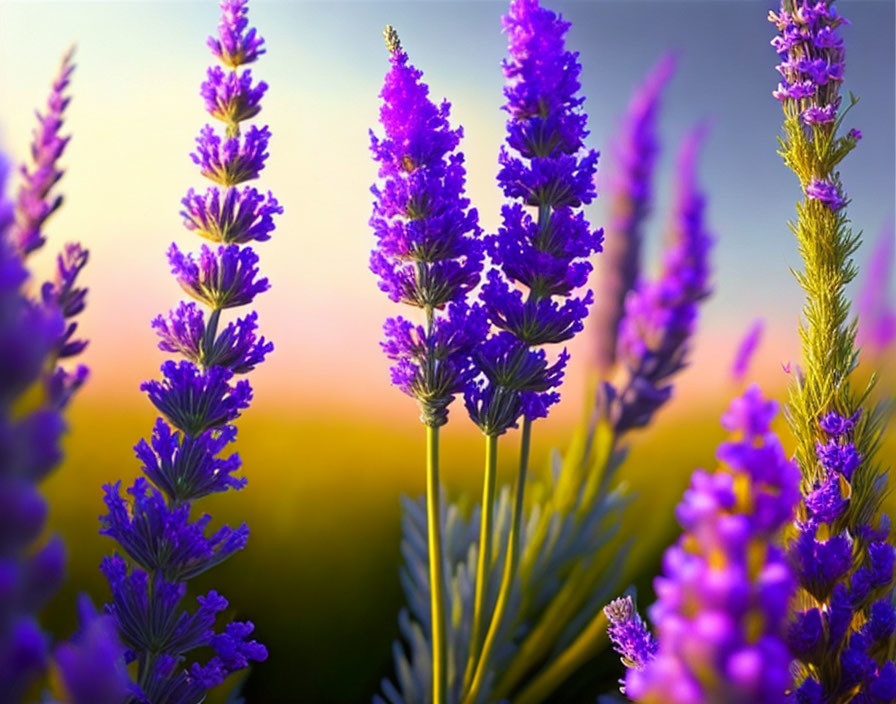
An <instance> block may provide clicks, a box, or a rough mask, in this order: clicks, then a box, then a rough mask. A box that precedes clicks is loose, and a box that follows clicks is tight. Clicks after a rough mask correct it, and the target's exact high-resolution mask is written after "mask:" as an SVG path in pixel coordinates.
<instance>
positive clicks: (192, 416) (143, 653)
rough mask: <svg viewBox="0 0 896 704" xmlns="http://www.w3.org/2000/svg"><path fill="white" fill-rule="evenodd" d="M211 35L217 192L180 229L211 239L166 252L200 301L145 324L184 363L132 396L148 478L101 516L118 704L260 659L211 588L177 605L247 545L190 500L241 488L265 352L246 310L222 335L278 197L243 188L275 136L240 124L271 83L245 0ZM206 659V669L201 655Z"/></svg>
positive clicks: (229, 3) (211, 145)
mask: <svg viewBox="0 0 896 704" xmlns="http://www.w3.org/2000/svg"><path fill="white" fill-rule="evenodd" d="M220 6H221V20H220V23H219V25H218V35H217V36H216V37H210V38H209V40H208V46H209V48H210V49H211V51H212V54H213V55H214V56H215V57H216V58H217V59H218V60H219V62H220V64H221V65H220V66H214V67H212V68H209V69H208V73H207V78H206V80H205V82H204V83H203V84H202V88H201V95H202V97H203V99H204V100H205V106H206V109H207V111H208V113H209V114H210V115H211V116H212V117H213V118H215V119H216V120H219V121H220V122H222V123H223V125H224V135H223V136H222V135H220V134H219V132H218V131H217V130H216V129H215V128H214V127H212V126H211V125H206V126H205V127H204V128H203V129H202V130H201V132H200V135H199V137H198V138H197V140H196V151H195V152H193V153H192V154H191V158H192V160H193V161H194V162H195V163H196V165H197V166H198V167H199V170H200V171H201V173H202V174H203V175H204V176H205V177H206V178H208V179H209V180H210V181H212V182H213V184H215V185H213V186H211V187H210V188H208V189H207V190H206V191H205V192H204V193H199V192H196V191H194V190H193V189H190V190H189V191H188V193H187V195H186V197H185V198H184V199H183V201H182V203H183V207H184V209H183V211H181V214H182V216H183V218H184V224H185V226H186V227H187V229H188V230H191V231H194V232H195V233H196V234H199V235H201V236H203V237H205V238H207V239H209V240H211V241H212V242H216V243H218V246H217V247H216V248H214V249H213V248H210V247H208V246H205V245H203V247H202V250H201V252H200V253H199V255H198V257H197V256H194V255H193V254H189V253H183V252H182V251H181V250H180V249H179V248H178V247H177V245H174V244H172V245H171V248H170V249H169V251H168V259H169V262H170V264H171V268H172V273H173V274H174V276H175V278H176V279H177V281H178V283H179V284H180V285H181V287H182V288H183V289H184V291H186V292H187V294H189V295H190V296H191V297H192V298H194V299H196V301H198V302H199V303H201V304H203V305H205V306H207V307H208V308H209V314H208V317H207V318H206V315H205V313H204V312H203V311H202V309H201V308H200V307H199V305H197V303H194V302H191V303H185V302H181V303H180V304H179V305H178V307H177V308H175V309H174V310H173V311H171V312H170V313H169V314H168V316H167V317H165V316H159V317H158V318H156V319H155V320H154V321H153V323H152V326H153V328H154V329H155V331H156V333H157V334H158V336H159V338H160V342H159V348H160V349H161V350H163V351H165V352H171V353H177V354H179V355H181V356H182V357H183V359H181V361H179V362H175V361H173V360H169V361H166V362H164V363H163V364H162V367H161V371H162V379H161V380H150V381H147V382H145V383H144V384H143V385H142V386H141V389H142V390H143V391H144V392H146V394H147V396H148V397H149V399H150V401H151V402H152V403H153V405H154V406H155V407H156V408H157V409H158V411H159V412H160V413H161V415H162V416H163V418H158V419H157V420H156V423H155V427H154V428H153V434H152V437H151V439H150V441H149V442H147V441H145V440H141V441H140V442H139V443H138V444H137V446H136V447H135V451H136V454H137V457H138V459H139V460H140V461H141V462H142V465H143V466H142V470H143V474H144V475H145V476H143V477H139V478H137V479H136V480H135V481H134V484H133V485H132V486H131V487H130V488H129V489H128V494H130V498H126V497H123V496H122V495H121V492H120V484H121V483H120V482H116V483H115V484H114V485H107V486H105V487H104V489H105V493H106V496H105V502H106V506H107V508H108V513H107V514H106V515H105V516H103V517H102V518H101V522H102V530H101V533H103V534H105V535H108V536H110V537H112V538H114V539H115V540H117V541H118V543H119V545H120V546H121V549H122V551H123V552H124V554H125V555H126V557H125V556H122V555H120V554H118V553H115V554H113V555H112V556H109V557H106V558H105V559H104V561H103V564H102V571H103V573H104V574H105V576H106V578H107V579H108V581H109V584H110V586H111V589H112V602H111V603H110V604H108V605H107V607H106V608H107V611H108V612H109V613H110V614H111V615H112V616H114V618H115V620H116V623H117V626H118V632H119V634H120V636H121V638H122V640H123V642H124V643H125V645H126V646H127V648H128V653H127V656H128V660H129V661H130V662H134V661H136V683H135V688H134V693H133V694H132V695H131V696H130V697H129V699H128V700H127V701H135V702H137V701H140V702H151V703H152V704H162V703H163V702H166V703H167V702H171V703H172V704H174V703H178V704H191V703H192V704H196V703H198V702H201V701H203V699H204V698H205V697H206V695H207V693H208V692H209V690H210V689H212V688H213V687H216V686H217V685H219V684H221V683H222V682H223V681H224V679H225V678H226V677H227V676H228V675H229V674H230V673H232V672H235V671H237V670H241V669H244V668H246V667H248V666H249V663H250V662H251V661H262V660H264V659H265V658H266V657H267V650H266V649H265V647H264V646H263V645H261V644H260V643H258V642H256V641H255V640H251V639H250V638H249V637H250V634H251V633H252V631H253V625H252V624H251V623H250V622H248V621H233V622H230V623H228V624H227V625H226V626H225V627H224V629H223V630H221V631H215V628H214V627H215V621H216V619H217V615H218V614H219V613H221V612H222V611H224V610H225V609H227V607H228V603H227V600H226V599H225V598H224V597H223V596H221V595H220V594H219V593H218V592H217V591H210V592H208V594H206V595H205V596H200V597H198V599H197V601H198V606H197V607H196V608H195V610H194V611H192V613H191V612H189V611H188V610H187V607H186V605H185V604H184V600H185V596H186V592H187V583H188V581H189V580H190V579H192V578H194V577H196V576H197V575H199V574H201V573H203V572H205V571H206V570H208V569H210V568H212V567H214V566H215V565H217V564H219V563H221V562H223V561H224V560H225V559H227V558H228V557H230V556H231V555H232V554H233V553H235V552H237V551H238V550H240V549H242V548H243V547H244V546H245V545H246V541H247V539H248V535H249V530H248V528H247V526H246V525H245V524H242V525H241V526H239V527H238V528H235V529H234V528H230V527H228V526H224V527H221V528H219V529H218V530H216V531H215V532H214V533H212V534H210V535H209V533H208V526H209V523H210V522H211V516H209V515H207V514H205V515H201V516H199V517H194V515H193V513H194V512H193V503H194V502H195V501H196V500H198V499H201V498H203V497H205V496H208V495H210V494H212V493H216V492H223V491H227V490H229V489H234V490H238V489H241V488H243V487H244V486H245V484H246V480H245V479H244V478H242V477H238V476H235V473H236V472H237V470H238V469H239V468H240V459H239V456H238V455H236V454H231V455H229V456H223V455H222V453H223V452H224V451H225V450H226V448H227V447H228V446H229V445H230V444H231V443H232V442H233V441H234V440H235V438H236V428H235V426H234V425H233V424H232V423H233V421H234V420H235V419H236V418H237V417H239V415H240V414H241V412H242V411H243V410H245V409H246V408H247V407H248V405H249V402H250V400H251V398H252V390H251V388H250V386H249V382H248V381H246V380H238V381H237V380H235V378H234V377H236V376H239V375H242V374H245V373H247V372H249V371H251V370H252V369H253V368H254V367H255V366H257V365H258V364H260V363H261V362H262V361H263V360H264V358H265V356H266V355H267V354H268V353H270V352H271V350H272V349H273V345H272V344H271V343H269V342H267V341H266V340H265V339H264V338H263V337H259V336H258V335H257V322H256V320H257V316H256V314H255V313H254V312H250V313H248V314H247V315H245V316H243V317H242V318H238V319H236V320H234V321H232V322H229V323H227V325H226V327H224V328H223V329H221V328H220V325H221V314H222V312H223V311H225V310H226V309H229V308H236V307H240V306H245V305H248V304H250V303H251V302H252V301H253V300H254V298H255V296H256V295H258V294H259V293H262V292H263V291H265V290H267V289H268V287H269V286H268V280H267V279H266V278H259V277H258V256H257V255H256V254H255V252H254V251H253V250H252V248H251V247H250V246H247V244H248V243H249V242H251V241H253V240H255V241H264V240H267V239H269V237H270V233H271V231H272V230H273V227H274V226H273V216H274V215H275V214H278V213H280V212H282V209H281V207H280V205H279V204H278V202H277V201H276V199H275V198H274V197H273V196H272V195H271V194H270V193H267V194H262V193H261V192H259V191H258V190H257V189H256V188H254V187H252V186H248V185H241V184H245V183H246V182H247V181H250V180H253V179H255V178H257V177H258V175H259V174H260V172H261V171H262V169H263V168H264V165H265V160H266V159H267V156H268V152H267V146H268V140H269V138H270V132H269V130H268V128H267V127H262V128H258V127H257V126H255V125H252V126H250V127H248V129H245V131H244V130H243V126H242V124H241V123H243V122H244V121H246V120H248V119H250V118H252V117H254V116H256V115H257V114H258V112H259V111H260V109H261V105H260V102H261V99H262V97H263V96H264V93H265V92H266V90H267V84H265V83H264V82H262V81H259V82H255V80H254V77H253V75H252V73H251V70H250V69H244V68H243V67H244V66H245V65H246V64H250V63H253V62H254V61H255V60H256V59H257V58H258V57H259V56H260V55H261V54H263V53H264V52H265V49H264V39H262V38H261V37H260V36H259V35H258V34H257V32H256V30H255V29H254V28H249V20H248V17H247V13H248V8H247V0H221V5H220ZM205 649H210V652H211V653H212V655H211V657H210V658H208V659H206V660H202V659H201V658H202V655H203V650H205Z"/></svg>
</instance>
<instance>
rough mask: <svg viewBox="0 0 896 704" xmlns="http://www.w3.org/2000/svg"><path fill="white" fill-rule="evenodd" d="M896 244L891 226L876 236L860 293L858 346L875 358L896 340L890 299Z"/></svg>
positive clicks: (895, 312)
mask: <svg viewBox="0 0 896 704" xmlns="http://www.w3.org/2000/svg"><path fill="white" fill-rule="evenodd" d="M894 242H896V235H894V232H893V223H892V222H891V223H890V224H889V225H887V226H886V227H884V228H883V229H882V230H881V231H880V234H879V235H878V236H877V241H876V242H875V243H874V249H873V250H872V253H871V257H870V258H869V260H868V264H867V265H866V266H867V267H868V268H867V273H866V274H865V276H864V281H863V282H862V288H861V291H860V292H859V301H858V308H859V329H858V334H857V338H858V342H859V344H860V345H861V346H862V348H863V349H865V350H869V351H870V352H871V353H872V354H875V355H879V354H881V353H883V352H884V351H885V350H886V349H887V348H888V347H889V346H890V345H891V344H892V343H893V341H894V340H896V304H894V302H893V300H892V298H891V296H892V290H893V263H894V257H896V252H894V251H893V245H894Z"/></svg>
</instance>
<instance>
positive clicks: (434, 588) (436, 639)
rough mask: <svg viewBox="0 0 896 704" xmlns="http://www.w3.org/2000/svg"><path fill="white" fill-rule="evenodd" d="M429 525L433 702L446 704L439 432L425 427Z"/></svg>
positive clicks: (434, 703) (432, 427)
mask: <svg viewBox="0 0 896 704" xmlns="http://www.w3.org/2000/svg"><path fill="white" fill-rule="evenodd" d="M426 523H427V526H428V531H427V532H428V542H429V583H430V590H429V592H430V620H431V621H432V701H433V704H445V611H444V604H445V577H444V574H443V570H442V535H441V527H440V518H439V428H438V426H433V425H427V426H426Z"/></svg>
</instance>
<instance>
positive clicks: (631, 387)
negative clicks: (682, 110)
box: [602, 128, 712, 433]
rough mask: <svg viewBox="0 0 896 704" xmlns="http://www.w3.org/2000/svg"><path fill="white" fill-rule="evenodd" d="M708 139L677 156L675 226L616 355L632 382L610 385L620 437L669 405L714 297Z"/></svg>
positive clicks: (636, 293) (694, 136)
mask: <svg viewBox="0 0 896 704" xmlns="http://www.w3.org/2000/svg"><path fill="white" fill-rule="evenodd" d="M703 134H704V131H703V129H701V128H698V129H697V130H695V131H694V132H692V133H691V134H690V135H688V137H687V138H686V139H685V140H684V142H683V143H682V145H681V148H680V150H679V154H678V182H677V186H678V187H677V195H676V201H675V222H674V224H673V226H672V231H671V237H670V238H669V241H670V244H669V245H668V246H667V248H666V250H665V251H664V254H663V268H662V271H661V273H660V275H659V277H658V278H657V279H656V280H654V281H640V282H639V283H638V284H637V285H636V287H635V288H634V289H633V290H632V291H631V293H629V295H628V297H627V298H626V301H625V313H624V315H623V318H622V320H621V321H620V324H619V340H618V346H617V353H616V354H617V358H618V359H619V361H620V362H621V363H622V364H623V365H624V367H625V371H626V375H627V378H626V381H625V382H624V386H622V388H620V389H616V388H614V387H613V386H612V385H611V384H610V383H604V388H603V397H604V398H603V399H602V401H603V403H604V404H605V408H604V413H605V415H606V417H608V418H609V419H610V421H611V423H612V424H613V427H614V428H615V430H616V432H617V433H623V432H625V431H627V430H630V429H632V428H639V427H643V426H644V425H646V424H647V422H648V421H649V420H650V418H651V417H652V415H653V413H654V412H655V411H656V409H657V408H659V407H660V406H661V405H663V404H664V403H665V402H666V401H667V400H668V399H669V398H670V396H671V395H672V387H671V385H670V384H668V379H669V377H670V376H671V375H672V374H674V373H676V372H677V371H679V370H680V369H681V368H682V367H684V366H685V364H687V355H688V351H689V345H690V341H691V338H692V337H693V334H694V329H695V326H696V322H697V311H698V304H699V302H700V301H701V300H703V299H704V298H705V297H706V296H708V295H709V286H708V281H707V279H708V276H709V266H708V256H709V250H710V247H711V245H712V237H711V235H710V234H709V232H708V231H707V228H706V222H705V217H704V207H705V199H704V196H703V194H702V193H701V192H700V189H699V187H698V185H697V153H698V150H699V147H700V145H701V143H702V140H703Z"/></svg>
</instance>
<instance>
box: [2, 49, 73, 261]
mask: <svg viewBox="0 0 896 704" xmlns="http://www.w3.org/2000/svg"><path fill="white" fill-rule="evenodd" d="M73 53H74V52H73V51H69V52H68V53H67V54H65V56H64V57H63V58H62V65H61V67H60V69H59V74H58V75H57V77H56V79H55V81H54V82H53V86H52V90H51V92H50V96H49V98H47V107H46V112H45V113H44V114H43V115H41V114H40V113H37V120H38V124H37V128H36V129H35V130H34V139H33V141H32V143H31V158H32V160H33V165H32V167H31V168H30V169H28V168H27V167H24V166H23V167H22V169H21V171H22V176H23V179H24V183H23V184H22V187H21V188H20V189H19V193H18V195H17V197H16V220H15V224H14V225H13V226H12V230H11V233H10V239H11V241H12V242H13V243H14V245H15V247H16V248H17V249H18V251H19V252H21V253H22V254H28V253H30V252H32V251H34V250H35V249H38V248H39V247H41V246H42V245H43V244H44V242H45V241H46V239H45V238H44V236H43V232H42V227H43V224H44V221H45V220H46V219H47V218H48V217H50V215H52V214H53V213H54V212H56V210H58V208H59V206H61V205H62V196H61V195H59V194H55V195H52V194H51V191H52V189H53V186H55V185H56V183H57V182H58V181H59V179H61V178H62V175H63V173H64V172H63V171H62V169H61V168H60V167H59V164H58V163H57V162H58V160H59V159H60V157H61V156H62V153H63V152H64V151H65V148H66V147H67V146H68V142H69V140H70V139H71V137H62V136H61V135H60V134H59V131H60V130H61V129H62V123H63V118H64V115H65V109H66V108H67V107H68V104H69V101H70V100H71V98H69V97H67V96H66V95H65V91H66V89H67V88H68V85H69V82H70V80H71V76H72V72H74V70H75V66H74V64H73V63H72V56H73Z"/></svg>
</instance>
